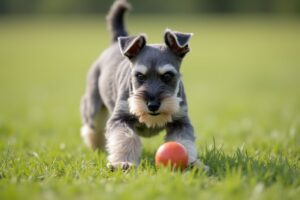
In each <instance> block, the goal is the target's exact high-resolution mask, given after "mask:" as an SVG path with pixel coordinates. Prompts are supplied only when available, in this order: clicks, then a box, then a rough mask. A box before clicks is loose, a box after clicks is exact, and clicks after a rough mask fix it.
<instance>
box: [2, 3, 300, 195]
mask: <svg viewBox="0 0 300 200" xmlns="http://www.w3.org/2000/svg"><path fill="white" fill-rule="evenodd" d="M299 2H300V1H297V0H294V1H293V0H290V1H284V0H274V1H272V0H263V1H259V0H255V1H237V0H227V1H225V0H224V1H221V0H213V1H209V0H199V1H196V0H186V1H171V0H166V1H158V0H152V1H150V0H144V1H137V0H132V1H130V3H131V4H132V6H133V8H134V9H133V11H132V12H131V13H130V14H129V15H128V16H127V18H126V23H127V27H128V30H129V32H130V33H133V34H136V33H140V32H142V33H146V34H147V35H148V42H149V43H160V42H162V41H163V35H162V34H163V32H164V29H165V28H167V27H168V28H171V29H174V30H179V31H184V32H193V33H194V36H193V38H192V39H191V43H190V46H191V49H192V51H191V52H190V53H189V54H188V55H187V56H186V58H185V60H184V62H183V65H182V73H183V80H184V82H185V87H186V90H187V96H188V101H189V109H190V116H191V120H192V122H193V125H194V126H195V132H196V135H197V137H198V140H197V147H198V150H199V155H200V156H201V158H202V159H203V160H204V161H206V162H208V164H210V166H211V168H212V169H213V174H212V176H209V177H201V180H198V179H196V178H195V179H194V178H193V176H192V178H191V179H184V180H181V179H180V178H179V179H178V180H179V181H177V182H176V181H172V180H170V179H171V178H170V177H169V175H166V176H161V179H159V178H160V175H156V172H155V173H154V172H153V174H151V176H152V177H153V178H154V179H158V180H161V183H162V186H163V187H162V188H160V191H161V192H162V193H164V194H169V195H171V196H172V195H173V196H175V197H176V195H178V194H182V196H184V194H186V193H187V194H193V195H194V194H195V195H196V194H198V195H202V197H204V198H207V197H223V196H224V194H228V197H229V199H234V198H233V197H237V198H238V197H239V199H245V198H246V197H249V195H250V194H251V193H252V190H253V191H254V190H255V191H256V189H255V188H256V184H258V189H259V188H261V185H260V184H266V185H267V184H269V186H270V188H269V189H266V192H265V190H264V189H262V191H264V192H262V193H261V195H262V196H263V195H265V196H264V197H266V198H265V199H274V198H278V199H280V198H281V197H282V198H284V197H286V195H289V194H290V195H291V196H293V197H296V196H299V180H300V179H299V160H300V157H299V155H300V134H299V132H300V90H299V85H300V56H299V52H300V37H299V36H300V18H299V15H298V14H299V5H300V4H299ZM111 3H112V1H100V0H99V1H96V0H85V1H83V0H72V1H71V0H64V1H62V0H61V1H58V0H53V1H51V0H48V1H47V0H23V1H22V0H9V1H8V0H0V12H1V15H0V151H1V155H0V163H1V165H0V198H1V196H3V197H6V198H3V199H13V198H17V197H18V198H19V199H22V197H24V194H26V195H29V196H30V197H32V196H35V197H36V198H37V199H40V198H41V197H47V198H48V199H51V195H52V197H54V198H55V197H57V195H58V196H60V194H65V195H66V196H68V197H70V198H74V197H81V196H80V195H83V196H85V197H97V195H104V196H105V195H106V196H110V195H113V194H112V192H111V191H112V190H110V189H109V187H108V186H112V187H117V188H119V190H117V191H113V192H114V195H115V196H117V197H119V196H122V194H123V192H122V191H123V189H124V188H125V189H126V187H129V188H130V187H131V190H128V193H127V196H129V197H133V196H134V194H135V187H134V186H135V185H134V180H135V179H136V176H134V175H133V176H131V175H129V176H126V175H125V176H126V178H127V179H129V180H130V182H132V183H133V184H127V183H126V184H125V183H124V184H123V181H124V177H123V176H121V175H118V177H121V178H119V179H121V180H119V179H118V178H116V177H115V179H114V174H110V173H109V172H106V171H104V172H103V171H102V170H104V168H105V167H103V166H105V163H106V160H105V154H104V153H101V154H99V155H98V154H93V153H92V152H91V151H89V150H88V149H86V148H85V146H84V145H83V143H82V141H81V138H80V135H79V129H80V126H81V122H80V115H79V102H80V97H81V95H82V94H83V92H84V89H85V81H86V80H85V77H86V73H87V70H88V69H89V66H90V64H91V63H92V62H93V61H94V60H95V59H96V58H97V56H98V55H99V54H100V52H102V51H103V50H104V49H105V48H106V47H107V46H108V45H109V41H110V36H109V33H108V32H107V31H106V24H105V13H106V11H107V9H108V8H109V5H110V4H111ZM158 5H159V6H158ZM162 138H163V135H160V136H159V137H155V138H152V139H146V140H143V143H144V145H145V150H144V154H143V155H144V156H143V158H144V159H150V160H148V161H149V162H150V171H151V169H152V167H153V163H151V162H153V160H151V158H152V156H153V154H154V152H155V150H156V149H157V147H158V146H159V144H161V143H162V142H163V139H162ZM214 143H215V145H216V146H218V147H219V146H221V147H222V152H223V153H224V155H225V156H228V157H229V156H231V155H232V153H234V152H236V151H237V149H238V148H242V149H247V156H245V158H243V159H248V153H249V156H253V157H252V158H253V160H254V161H255V162H257V163H261V165H259V167H258V168H256V169H254V168H253V169H250V170H249V172H248V171H247V170H246V171H242V175H241V174H238V173H237V174H238V175H237V176H239V175H240V177H237V179H235V171H234V170H233V171H230V170H231V169H229V170H227V168H226V169H225V167H224V166H225V164H224V163H222V164H223V165H222V164H220V163H218V164H214V162H213V161H212V160H214V159H215V160H217V159H218V157H217V156H215V158H211V160H210V159H209V156H207V154H203V152H205V148H206V147H207V148H208V149H210V148H211V147H212V146H213V144H214ZM281 156H283V157H284V159H282V160H281V161H280V162H283V163H284V168H280V167H281V165H280V164H278V165H276V164H270V165H267V164H266V165H265V164H264V163H265V162H267V161H266V160H268V159H270V160H272V159H275V160H276V159H278V160H280V159H281V158H282V157H281ZM227 161H230V160H227ZM285 161H286V162H285ZM280 162H279V163H280ZM216 163H217V162H216ZM236 163H237V164H236V165H237V167H245V168H247V167H248V166H244V165H242V164H241V163H240V162H236ZM271 163H272V162H271ZM273 163H275V161H274V162H273ZM276 163H277V162H276ZM233 165H234V164H233ZM229 166H232V165H229ZM265 166H266V167H265ZM272 166H274V168H272ZM267 167H269V168H270V169H269V168H267ZM243 169H244V168H243ZM272 169H275V170H273V171H272ZM282 169H284V170H282ZM293 170H294V171H293ZM99 172H101V173H99ZM291 172H295V173H291ZM140 173H142V174H140V175H139V177H138V180H140V181H141V183H146V184H147V183H149V182H148V177H149V174H148V171H147V170H141V171H140ZM143 173H145V174H143ZM151 173H152V172H151ZM224 174H225V175H224ZM226 174H227V175H228V174H229V175H228V176H229V178H228V177H227V175H226ZM287 174H289V176H288V175H287ZM295 174H296V175H295ZM231 175H232V177H231ZM297 175H298V177H297ZM224 176H225V177H224ZM171 177H172V176H171ZM183 177H184V176H183ZM126 178H125V179H126ZM188 180H192V181H191V183H190V182H187V181H188ZM258 180H259V181H258ZM97 181H99V182H97ZM101 181H103V182H101ZM164 181H165V182H164ZM158 182H159V181H158ZM99 184H100V185H103V188H99ZM152 184H153V185H155V184H157V181H154V180H153V182H152ZM172 184H175V186H176V187H175V186H174V185H172ZM176 184H177V185H176ZM181 184H182V185H181ZM189 184H190V187H192V185H195V186H194V187H195V188H194V190H184V189H183V190H180V189H178V188H184V187H181V186H183V185H189ZM197 184H201V187H198V185H197ZM235 184H236V185H235ZM67 185H68V186H67ZM105 185H108V186H107V187H106V186H105ZM203 185H210V187H209V188H207V187H206V186H203ZM91 186H92V187H91ZM104 186H105V187H104ZM223 186H225V187H223ZM173 187H175V188H177V189H176V191H178V192H177V193H176V192H172V191H173V189H174V188H173ZM231 187H236V188H233V189H232V190H230V188H231ZM65 188H67V189H65ZM164 188H165V189H164ZM199 188H201V189H199ZM228 188H229V189H228ZM145 190H146V191H148V190H147V188H146V187H145V188H144V189H141V191H140V192H141V199H147V198H143V197H145V196H147V194H148V199H153V198H151V197H152V195H158V194H156V193H152V191H148V193H147V192H145ZM168 192H169V193H168ZM180 192H182V193H180ZM231 192H232V193H231ZM237 194H238V195H237ZM5 195H6V196H5ZM49 195H50V197H49ZM94 195H95V196H94ZM131 195H133V196H131ZM143 195H144V196H143ZM218 195H220V196H218ZM239 195H240V196H239ZM179 197H180V195H179ZM52 199H53V198H52ZM218 199H222V198H218Z"/></svg>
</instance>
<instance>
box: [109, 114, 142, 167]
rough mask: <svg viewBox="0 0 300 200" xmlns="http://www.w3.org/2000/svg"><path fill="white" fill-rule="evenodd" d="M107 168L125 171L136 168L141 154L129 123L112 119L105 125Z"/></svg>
mask: <svg viewBox="0 0 300 200" xmlns="http://www.w3.org/2000/svg"><path fill="white" fill-rule="evenodd" d="M106 138H107V145H106V148H107V151H108V161H109V163H108V167H109V168H111V169H116V168H121V169H123V170H127V169H128V168H131V167H132V166H134V167H137V165H138V164H139V159H140V154H141V141H140V138H139V136H138V135H136V134H135V133H134V131H133V129H132V127H131V126H130V124H129V123H127V122H125V121H121V120H118V119H114V117H113V116H112V118H111V119H110V120H109V121H108V123H107V132H106Z"/></svg>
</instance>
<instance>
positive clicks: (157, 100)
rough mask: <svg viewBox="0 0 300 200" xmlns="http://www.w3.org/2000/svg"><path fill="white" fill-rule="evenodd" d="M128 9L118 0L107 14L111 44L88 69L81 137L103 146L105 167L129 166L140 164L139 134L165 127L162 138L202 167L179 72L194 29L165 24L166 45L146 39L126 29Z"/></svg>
mask: <svg viewBox="0 0 300 200" xmlns="http://www.w3.org/2000/svg"><path fill="white" fill-rule="evenodd" d="M128 8H129V5H128V3H127V2H126V0H116V1H115V2H114V4H113V5H112V7H111V9H110V11H109V14H108V16H107V23H108V27H109V30H110V32H111V34H112V44H111V46H110V47H109V48H108V49H106V50H105V51H104V52H103V53H102V55H101V56H100V57H99V58H98V59H97V60H96V62H95V63H94V64H93V65H92V67H91V69H90V71H89V73H88V80H87V87H86V92H85V95H84V96H83V98H82V101H81V114H82V119H83V124H84V125H83V127H82V128H81V136H82V138H83V140H84V142H85V143H86V144H87V145H88V146H89V147H91V148H93V149H97V148H98V149H99V148H100V149H102V148H104V147H106V150H107V152H108V161H109V164H108V166H110V167H112V168H122V169H128V168H129V167H131V166H135V167H136V166H137V165H138V164H139V159H140V154H141V140H140V136H143V137H151V136H154V135H156V134H158V133H159V132H161V131H162V130H163V129H166V133H167V134H166V137H165V140H166V141H176V142H178V143H181V144H182V145H184V146H185V148H186V149H187V152H188V157H189V159H188V163H189V164H190V165H196V166H200V161H199V160H198V159H197V151H196V145H195V135H194V129H193V126H192V125H191V122H190V119H189V116H188V109H187V101H186V96H185V92H184V87H183V83H182V80H181V74H180V65H181V62H182V59H183V58H184V56H185V55H186V54H187V53H188V52H189V51H190V48H189V45H188V41H189V40H190V38H191V36H192V34H191V33H180V32H175V31H171V30H169V29H166V31H165V33H164V42H165V44H146V43H147V42H146V36H145V35H143V34H140V35H137V36H129V35H128V34H127V31H126V30H125V26H124V22H123V18H124V14H125V12H126V11H127V10H128Z"/></svg>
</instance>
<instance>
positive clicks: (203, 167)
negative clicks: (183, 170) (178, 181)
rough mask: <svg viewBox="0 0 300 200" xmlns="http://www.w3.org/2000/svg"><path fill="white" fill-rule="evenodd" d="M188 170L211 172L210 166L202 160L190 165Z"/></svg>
mask: <svg viewBox="0 0 300 200" xmlns="http://www.w3.org/2000/svg"><path fill="white" fill-rule="evenodd" d="M188 168H196V169H202V170H203V171H204V172H205V173H207V172H209V166H207V165H205V164H203V163H202V162H201V161H200V160H198V159H197V160H195V161H193V162H191V163H189V165H188Z"/></svg>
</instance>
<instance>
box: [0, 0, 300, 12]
mask: <svg viewBox="0 0 300 200" xmlns="http://www.w3.org/2000/svg"><path fill="white" fill-rule="evenodd" d="M112 2H113V0H0V14H24V13H29V14H30V13H53V14H64V13H66V14H67V13H75V14H76V13H103V12H107V9H108V8H109V6H110V5H111V4H112ZM129 2H130V3H131V4H132V5H133V7H134V11H135V13H241V12H242V13H298V14H300V0H181V1H178V0H129Z"/></svg>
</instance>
